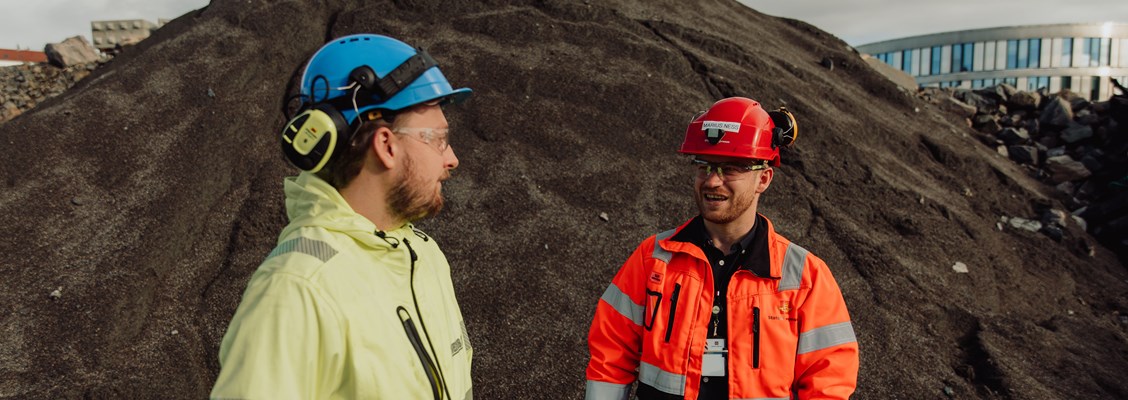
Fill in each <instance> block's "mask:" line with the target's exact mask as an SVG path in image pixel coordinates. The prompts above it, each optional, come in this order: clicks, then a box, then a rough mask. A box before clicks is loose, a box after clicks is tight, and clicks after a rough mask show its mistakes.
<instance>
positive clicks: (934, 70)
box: [928, 46, 941, 75]
mask: <svg viewBox="0 0 1128 400" xmlns="http://www.w3.org/2000/svg"><path fill="white" fill-rule="evenodd" d="M940 57H941V55H940V46H932V57H931V58H932V60H931V61H932V67H931V68H929V70H928V71H929V72H930V73H931V74H932V75H938V74H940Z"/></svg>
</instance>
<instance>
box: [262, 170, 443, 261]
mask: <svg viewBox="0 0 1128 400" xmlns="http://www.w3.org/2000/svg"><path fill="white" fill-rule="evenodd" d="M284 191H285V193H286V215H287V216H288V217H289V218H290V224H289V225H287V226H286V228H284V229H283V230H282V233H281V237H286V236H288V235H290V234H291V233H292V232H293V231H296V230H298V229H300V228H304V227H319V228H323V229H326V230H329V231H335V232H340V233H343V234H346V235H348V236H350V237H352V238H353V239H355V240H356V241H358V242H360V243H362V244H364V245H366V246H368V247H373V248H381V247H395V246H393V243H398V242H402V239H403V238H404V237H408V238H414V237H415V236H419V237H421V238H425V235H424V234H423V233H422V232H420V231H419V230H418V229H415V226H413V225H412V224H410V223H407V224H404V225H403V226H401V227H399V228H396V229H393V230H388V231H384V232H383V235H384V237H380V236H378V235H377V229H376V224H374V223H372V221H369V220H368V218H365V217H364V216H363V215H360V214H358V213H357V212H356V211H354V210H353V209H352V206H350V205H349V203H348V202H347V201H345V198H344V197H343V196H341V193H340V192H338V191H337V189H336V188H334V187H333V186H332V185H330V184H329V183H327V182H325V181H324V180H322V179H321V178H318V177H317V175H314V174H311V173H309V172H302V173H301V174H299V175H298V176H296V177H287V178H286V179H285V181H284Z"/></svg>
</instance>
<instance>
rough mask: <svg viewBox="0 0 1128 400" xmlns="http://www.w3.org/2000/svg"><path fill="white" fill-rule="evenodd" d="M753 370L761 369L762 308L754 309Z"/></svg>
mask: <svg viewBox="0 0 1128 400" xmlns="http://www.w3.org/2000/svg"><path fill="white" fill-rule="evenodd" d="M752 368H760V307H752Z"/></svg>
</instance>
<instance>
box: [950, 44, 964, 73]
mask: <svg viewBox="0 0 1128 400" xmlns="http://www.w3.org/2000/svg"><path fill="white" fill-rule="evenodd" d="M962 59H963V44H953V45H952V72H960V67H961V64H962V61H963V60H962Z"/></svg>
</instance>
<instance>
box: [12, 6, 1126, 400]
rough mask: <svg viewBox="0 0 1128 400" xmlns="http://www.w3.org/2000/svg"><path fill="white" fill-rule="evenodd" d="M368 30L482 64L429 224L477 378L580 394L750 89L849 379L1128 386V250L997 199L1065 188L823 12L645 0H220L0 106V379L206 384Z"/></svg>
mask: <svg viewBox="0 0 1128 400" xmlns="http://www.w3.org/2000/svg"><path fill="white" fill-rule="evenodd" d="M357 32H374V33H384V34H389V35H392V36H395V37H398V38H401V39H404V40H405V41H407V42H410V43H412V44H415V45H419V46H423V47H425V48H427V49H428V51H429V52H430V53H431V54H433V55H435V57H436V58H437V59H438V61H439V62H440V63H441V65H443V70H444V72H445V73H446V75H447V77H448V78H450V79H451V80H452V81H453V82H455V83H456V84H464V85H467V86H470V87H473V88H474V89H475V90H476V94H475V97H474V98H473V99H472V100H471V101H470V102H468V103H466V104H465V105H463V106H459V107H457V108H454V109H451V110H450V112H449V113H448V115H449V117H450V119H451V123H452V125H453V126H454V127H456V129H457V133H456V134H455V137H454V138H453V146H454V149H455V150H456V151H457V154H458V156H459V157H460V159H461V161H462V164H461V166H460V167H459V170H458V173H457V174H456V175H455V178H454V179H452V180H450V181H448V182H447V183H448V184H447V185H445V186H446V187H445V189H447V198H448V204H449V205H450V206H449V207H448V208H447V209H446V210H445V211H444V213H443V214H442V215H440V216H439V217H438V218H437V219H434V220H430V221H426V222H425V223H424V224H423V227H424V229H425V230H427V231H428V232H429V233H431V234H432V235H433V236H434V237H435V238H437V240H439V242H440V244H441V245H442V246H443V248H444V249H445V251H446V252H447V255H448V257H449V258H450V260H451V265H452V268H453V270H454V280H455V287H456V290H457V291H458V294H459V298H460V300H461V303H462V304H463V311H464V314H465V315H466V317H467V319H468V320H467V323H468V328H469V330H470V335H471V337H472V341H473V344H474V347H475V355H476V357H475V365H474V366H475V370H474V377H475V386H476V387H475V390H474V391H475V393H476V394H477V395H478V397H479V398H484V399H495V398H499V399H527V398H553V399H555V398H580V397H582V390H583V382H584V378H583V369H584V365H585V363H586V361H587V347H586V333H587V328H588V324H589V322H590V318H591V315H592V312H593V310H594V307H595V304H596V301H597V300H598V298H599V296H600V295H601V294H602V292H603V290H604V289H605V288H606V286H607V284H608V283H609V282H610V279H611V276H612V274H613V273H614V272H615V271H616V270H617V269H618V267H619V266H620V264H621V263H622V262H623V260H624V259H625V258H626V257H627V255H628V254H629V253H630V251H631V250H632V249H633V248H634V246H635V245H637V243H638V242H639V241H641V240H642V239H644V238H645V237H646V236H647V235H650V234H653V233H656V232H659V231H662V230H666V229H669V228H670V227H673V226H675V225H676V224H678V223H680V222H682V221H683V220H684V219H687V218H689V217H690V216H692V215H693V214H694V207H693V205H692V203H691V200H690V193H691V188H690V186H689V182H690V177H689V173H688V172H687V170H686V166H685V164H686V163H685V161H684V159H683V158H681V157H679V156H678V155H677V154H676V153H675V149H676V147H677V145H678V144H679V143H680V141H681V137H682V134H683V132H684V129H685V125H686V124H687V122H688V120H689V118H690V117H691V116H692V115H693V114H694V113H695V112H696V111H698V110H701V109H704V108H705V107H707V106H708V105H709V104H711V103H712V102H713V101H714V100H716V99H718V98H721V97H726V96H733V95H744V96H748V97H752V98H755V99H758V100H760V101H761V102H763V103H764V104H765V105H766V106H768V107H772V108H774V107H778V106H780V105H786V106H787V107H788V108H789V109H791V110H792V111H794V112H795V113H796V115H797V116H798V118H799V123H800V134H799V140H798V142H797V144H796V146H795V147H794V148H792V149H790V150H787V151H785V152H784V154H783V162H784V165H783V166H782V167H781V168H780V169H779V171H778V172H777V174H776V180H775V182H774V183H773V185H772V187H771V188H770V189H769V191H768V193H767V194H766V197H765V198H764V199H763V202H762V203H761V211H762V212H763V213H764V214H766V215H767V216H768V217H769V218H771V219H772V220H773V221H774V222H775V225H776V228H777V229H778V230H779V231H781V232H782V233H783V234H784V235H787V236H788V237H790V238H791V239H793V240H795V241H796V242H798V243H800V244H802V245H803V246H804V247H806V248H808V249H810V250H811V251H813V252H814V253H815V254H818V255H820V256H822V257H823V258H824V259H825V260H826V261H827V262H828V264H829V265H830V266H831V269H832V270H833V272H834V274H835V276H836V278H837V279H838V281H839V283H840V285H841V286H842V289H843V291H844V293H845V295H846V301H847V303H848V304H849V306H850V309H851V312H852V316H853V319H854V326H855V330H856V331H857V333H858V336H859V337H858V339H859V342H860V343H861V348H862V368H861V376H860V387H859V390H858V393H857V396H856V397H857V398H866V399H890V398H913V399H917V398H926V399H927V398H940V399H943V398H948V397H952V398H961V399H966V398H1002V399H1050V398H1128V383H1126V382H1125V381H1124V379H1123V376H1122V375H1123V371H1126V370H1128V340H1126V338H1128V334H1126V331H1125V329H1126V326H1128V323H1126V322H1125V318H1124V316H1125V315H1126V314H1125V313H1126V312H1128V298H1126V295H1128V281H1126V280H1125V279H1128V273H1126V272H1125V269H1124V267H1123V266H1122V265H1120V264H1119V263H1118V262H1117V261H1116V259H1115V256H1113V255H1112V253H1111V252H1109V251H1108V250H1105V249H1104V248H1101V247H1096V248H1095V250H1094V251H1093V252H1092V253H1093V255H1092V256H1090V255H1089V253H1090V251H1089V250H1090V246H1095V241H1094V240H1093V239H1092V238H1091V237H1089V236H1087V234H1085V233H1084V232H1083V231H1082V230H1081V229H1080V228H1079V227H1077V226H1076V225H1073V224H1066V226H1065V227H1064V231H1063V238H1062V240H1061V242H1057V241H1054V240H1052V239H1050V238H1048V237H1046V236H1045V235H1042V234H1039V233H1034V232H1028V231H1025V230H1016V229H1012V228H1010V227H1009V225H1008V226H1004V227H1003V229H1001V230H1000V229H999V225H997V223H998V222H999V221H1000V218H1001V217H1008V218H1010V217H1029V216H1033V215H1035V207H1036V206H1041V205H1043V204H1047V203H1048V204H1050V205H1053V206H1056V207H1057V208H1063V207H1062V206H1060V205H1059V204H1057V203H1055V200H1054V198H1053V189H1052V188H1050V187H1048V186H1047V185H1045V184H1043V183H1041V182H1038V181H1036V180H1034V179H1031V178H1030V177H1029V176H1028V175H1027V174H1026V173H1025V172H1024V171H1022V170H1021V169H1020V168H1019V167H1018V166H1016V165H1015V164H1013V163H1011V162H1009V161H1007V160H1006V159H1003V158H1001V157H998V156H997V155H995V152H994V150H992V149H989V148H986V147H985V146H983V145H981V144H979V143H978V142H977V141H976V140H975V138H974V137H973V136H972V135H973V134H974V131H972V130H971V129H970V128H969V127H968V126H967V125H966V124H965V123H964V122H963V120H962V119H960V118H957V117H954V116H952V115H951V114H949V113H946V112H941V111H939V110H938V109H937V108H935V107H934V106H932V105H930V104H928V103H927V102H925V101H923V100H920V99H918V98H916V97H915V96H914V95H912V94H910V93H906V92H903V91H902V90H900V89H898V88H896V87H895V85H894V84H893V83H891V82H889V81H887V80H886V79H885V78H883V77H881V76H880V75H879V74H877V73H875V72H874V71H873V70H871V69H870V68H869V67H867V66H866V64H865V63H864V62H863V61H862V60H861V59H860V58H859V57H858V55H857V54H856V53H855V52H853V50H852V49H850V48H849V47H848V46H847V45H846V44H845V43H843V42H842V41H841V40H839V39H837V38H835V37H833V36H831V35H829V34H827V33H825V32H823V31H821V30H819V29H816V28H814V27H812V26H810V25H808V24H805V23H803V22H800V21H795V20H786V19H778V18H773V17H768V16H765V15H763V14H760V13H757V12H755V11H753V10H751V9H748V8H746V7H744V6H742V5H740V4H739V3H737V2H735V1H702V2H697V3H695V4H694V6H692V7H688V6H686V4H685V3H684V2H680V1H640V2H631V1H627V0H620V1H610V2H594V1H592V2H581V1H551V0H549V1H525V2H522V1H512V2H506V1H487V2H481V3H480V2H467V1H437V0H432V1H428V0H404V1H395V2H371V1H359V0H358V1H343V0H327V1H323V2H297V1H289V2H282V1H266V0H250V1H232V0H215V1H214V2H213V4H212V5H211V6H209V7H208V8H206V9H203V10H200V11H198V12H193V13H190V14H188V15H185V16H183V17H181V18H179V19H177V20H175V21H173V22H171V23H169V24H167V25H165V26H164V27H163V28H161V29H160V30H159V31H157V32H156V33H155V34H154V36H153V37H151V38H150V39H148V40H145V41H144V42H142V43H140V44H139V45H137V46H136V47H133V48H131V49H127V50H126V51H125V52H123V53H122V54H120V55H118V56H117V57H116V58H115V59H114V60H113V61H111V62H110V63H108V64H106V65H105V66H103V67H102V68H99V69H97V70H96V71H94V73H93V74H92V75H91V76H90V77H88V78H86V79H84V80H82V81H81V82H79V84H78V85H77V86H75V87H74V88H72V89H71V90H70V91H68V92H66V93H65V94H63V95H61V96H58V97H55V98H54V99H52V100H49V101H48V102H47V104H44V105H42V106H40V107H38V108H36V109H34V110H32V111H29V112H27V113H25V114H24V115H22V116H20V117H18V118H16V119H14V120H12V121H9V122H7V123H5V124H4V125H3V126H0V143H2V144H3V146H5V149H6V150H7V151H6V154H5V156H4V157H0V177H2V179H0V184H2V185H3V189H4V190H2V191H0V226H2V227H3V228H4V229H5V234H6V235H5V239H4V240H2V241H0V254H3V262H2V263H0V275H2V276H4V279H3V280H2V281H0V282H2V284H0V304H3V307H5V308H6V310H5V311H4V312H2V313H0V335H2V337H3V338H4V339H3V340H2V341H0V376H3V377H4V378H3V379H0V397H4V398H98V399H101V398H200V397H204V396H205V395H206V394H207V392H208V390H209V389H210V386H211V384H212V382H213V380H214V378H215V375H216V373H217V369H218V363H217V361H216V355H217V353H218V346H219V341H220V338H221V337H222V335H223V331H224V329H225V328H226V326H227V323H228V321H229V319H230V318H231V315H232V314H233V312H234V310H235V307H236V305H237V304H238V302H239V298H240V295H241V293H242V291H243V289H244V287H245V285H246V282H247V279H248V278H249V277H250V274H251V273H252V271H253V270H254V269H255V268H256V267H257V265H258V263H259V262H260V261H261V260H262V259H263V257H264V256H265V255H266V254H267V253H268V252H269V251H270V250H271V248H273V246H274V243H275V240H276V237H277V234H278V232H279V231H280V229H281V227H282V226H283V225H284V224H285V222H286V221H285V215H284V212H283V204H282V203H283V197H282V185H281V182H282V178H283V177H284V176H287V175H291V174H293V173H294V170H293V169H291V168H289V167H288V166H287V165H286V163H285V162H284V160H283V159H282V158H281V156H280V154H279V151H278V143H277V140H276V136H277V131H278V129H279V128H280V127H281V125H282V123H283V122H284V121H283V120H282V118H283V116H282V113H281V111H280V110H281V108H282V106H283V104H282V103H283V100H284V99H285V97H286V96H287V94H290V93H292V92H293V91H295V85H294V81H296V79H297V78H298V75H299V74H300V72H301V65H302V63H303V62H304V60H305V59H306V58H308V57H309V56H310V55H311V54H312V52H313V51H315V50H316V49H317V48H318V47H319V46H320V45H321V44H322V43H324V42H325V41H326V40H328V39H331V38H333V37H337V36H341V35H345V34H350V33H357ZM824 60H829V61H830V62H829V63H827V62H824ZM826 64H830V65H833V69H830V68H827V67H826V66H824V65H826ZM918 110H919V111H918ZM601 213H606V216H607V218H606V220H604V219H602V218H600V214H601ZM957 263H962V264H963V265H966V267H967V270H968V272H967V273H959V272H956V271H954V270H953V266H954V265H957Z"/></svg>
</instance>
